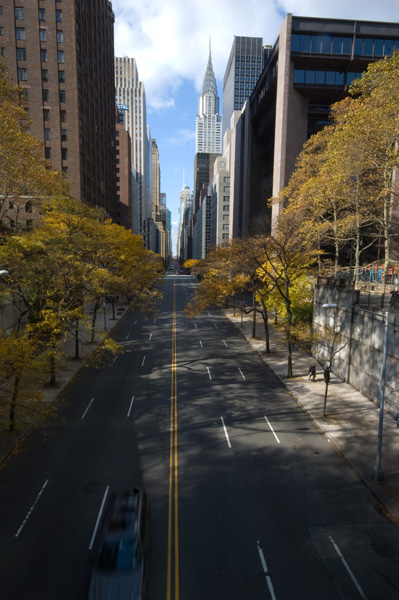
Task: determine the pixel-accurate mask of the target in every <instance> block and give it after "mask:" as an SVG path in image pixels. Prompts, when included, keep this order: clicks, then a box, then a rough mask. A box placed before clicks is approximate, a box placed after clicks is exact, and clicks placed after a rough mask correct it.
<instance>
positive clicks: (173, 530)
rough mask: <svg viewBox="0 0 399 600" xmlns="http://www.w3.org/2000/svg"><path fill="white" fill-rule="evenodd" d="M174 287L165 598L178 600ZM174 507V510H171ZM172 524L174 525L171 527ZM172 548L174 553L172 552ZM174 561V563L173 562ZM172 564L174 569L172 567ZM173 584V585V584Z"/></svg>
mask: <svg viewBox="0 0 399 600" xmlns="http://www.w3.org/2000/svg"><path fill="white" fill-rule="evenodd" d="M176 331H177V328H176V288H175V284H174V283H173V325H172V372H171V393H170V451H169V504H168V556H167V575H166V600H171V597H172V588H174V600H179V519H178V516H179V515H178V499H179V497H178V453H177V335H176ZM173 509H174V510H173ZM173 525H174V527H173ZM173 549H174V553H173ZM173 561H174V564H173ZM172 566H174V569H172ZM173 584H174V585H173Z"/></svg>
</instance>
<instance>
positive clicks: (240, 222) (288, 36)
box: [231, 14, 399, 236]
mask: <svg viewBox="0 0 399 600" xmlns="http://www.w3.org/2000/svg"><path fill="white" fill-rule="evenodd" d="M395 50H399V23H373V22H367V21H350V20H344V19H319V18H313V17H295V16H293V15H291V14H287V16H286V18H285V19H284V22H283V24H282V27H281V29H280V35H279V38H278V40H277V42H276V43H275V45H274V47H273V49H272V51H271V52H270V55H269V58H268V61H267V62H266V64H265V68H264V69H263V71H262V73H261V75H260V77H259V80H258V83H257V84H256V87H255V89H254V90H253V92H252V94H251V97H250V99H249V100H248V101H247V102H246V104H245V107H244V109H243V111H242V114H241V117H240V119H239V120H238V122H237V125H236V128H235V132H234V137H235V150H234V151H235V155H234V179H233V178H232V186H233V187H234V189H233V194H232V195H233V197H234V210H233V214H232V215H231V218H232V224H231V229H232V234H233V236H241V235H247V234H249V233H251V231H253V230H254V229H256V227H257V226H258V225H260V224H261V225H263V226H264V224H265V222H268V223H269V226H271V222H272V220H273V219H276V218H277V216H278V214H279V212H280V210H281V206H279V205H278V204H276V205H274V206H273V214H272V213H271V209H268V208H267V200H268V199H269V198H271V197H277V196H278V194H279V192H280V191H281V190H282V189H283V188H284V187H285V186H286V185H287V183H288V181H289V178H290V176H291V174H292V172H293V171H294V169H295V163H296V160H297V157H298V154H299V153H300V152H301V150H302V148H303V145H304V143H305V142H306V140H307V139H308V138H309V137H310V136H311V135H312V134H314V133H316V132H317V131H319V130H320V129H322V128H323V127H324V126H325V125H326V124H327V123H328V122H329V113H330V106H331V104H332V103H334V102H337V101H339V100H341V99H343V98H344V97H345V96H346V95H347V94H348V87H349V85H350V84H351V83H352V81H353V80H354V79H355V78H357V77H361V75H362V73H363V71H365V69H366V68H367V65H368V64H369V63H370V62H372V61H375V60H379V59H381V58H383V57H384V56H390V55H392V53H393V52H394V51H395Z"/></svg>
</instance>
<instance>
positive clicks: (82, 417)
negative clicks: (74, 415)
mask: <svg viewBox="0 0 399 600" xmlns="http://www.w3.org/2000/svg"><path fill="white" fill-rule="evenodd" d="M93 400H94V398H92V399H91V400H90V402H89V405H88V407H87V408H86V410H85V411H84V413H83V415H82V416H81V417H80V420H81V421H82V420H83V419H84V418H85V416H86V414H87V411H88V410H89V408H90V406H91V405H92V404H93Z"/></svg>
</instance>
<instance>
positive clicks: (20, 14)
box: [1, 0, 62, 23]
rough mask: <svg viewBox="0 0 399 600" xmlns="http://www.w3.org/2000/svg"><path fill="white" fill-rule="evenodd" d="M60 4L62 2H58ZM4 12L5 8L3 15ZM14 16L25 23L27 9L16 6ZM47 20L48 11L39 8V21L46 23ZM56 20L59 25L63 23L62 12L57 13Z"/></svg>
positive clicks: (57, 11)
mask: <svg viewBox="0 0 399 600" xmlns="http://www.w3.org/2000/svg"><path fill="white" fill-rule="evenodd" d="M58 2H60V0H58ZM2 12H3V7H1V14H2ZM14 16H15V19H17V20H18V21H23V20H24V19H25V9H24V7H23V6H16V7H15V8H14ZM45 20H46V9H45V8H39V21H41V22H44V21H45ZM55 20H56V21H57V23H62V10H58V9H57V10H56V11H55Z"/></svg>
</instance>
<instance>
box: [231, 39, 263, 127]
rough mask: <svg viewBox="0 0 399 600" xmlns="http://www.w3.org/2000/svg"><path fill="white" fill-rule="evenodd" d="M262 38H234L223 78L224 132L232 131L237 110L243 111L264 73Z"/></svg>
mask: <svg viewBox="0 0 399 600" xmlns="http://www.w3.org/2000/svg"><path fill="white" fill-rule="evenodd" d="M262 44H263V41H262V38H258V37H239V36H234V42H233V45H232V48H231V52H230V56H229V61H228V63H227V67H226V71H225V74H224V78H223V130H222V134H223V137H222V139H223V138H224V134H225V133H226V130H227V129H230V128H231V126H230V122H231V117H232V116H233V113H234V111H235V110H241V109H242V107H243V106H244V103H245V101H246V100H247V99H248V98H249V97H250V95H251V93H252V90H253V89H254V87H255V85H256V83H257V81H258V79H259V75H260V74H261V72H262V67H263V64H262V56H263V48H262Z"/></svg>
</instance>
